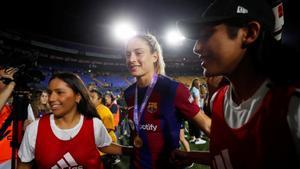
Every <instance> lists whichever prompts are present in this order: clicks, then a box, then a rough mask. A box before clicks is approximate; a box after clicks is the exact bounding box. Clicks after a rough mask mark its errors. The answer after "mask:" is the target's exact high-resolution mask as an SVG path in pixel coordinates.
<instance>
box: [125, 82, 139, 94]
mask: <svg viewBox="0 0 300 169" xmlns="http://www.w3.org/2000/svg"><path fill="white" fill-rule="evenodd" d="M135 85H136V83H133V84H131V85H130V86H129V87H127V89H125V90H124V95H125V97H126V96H128V95H129V94H130V93H133V92H134V90H135Z"/></svg>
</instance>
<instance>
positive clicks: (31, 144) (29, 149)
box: [18, 114, 112, 162]
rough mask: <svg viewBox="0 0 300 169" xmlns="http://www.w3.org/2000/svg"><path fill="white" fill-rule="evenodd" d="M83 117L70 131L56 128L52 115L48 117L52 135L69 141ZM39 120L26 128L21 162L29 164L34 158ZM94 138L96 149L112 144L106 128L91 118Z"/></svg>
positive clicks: (80, 124) (78, 129) (19, 153)
mask: <svg viewBox="0 0 300 169" xmlns="http://www.w3.org/2000/svg"><path fill="white" fill-rule="evenodd" d="M83 119H84V117H83V115H81V116H80V120H79V123H78V124H76V126H74V127H73V128H71V129H60V128H59V127H57V126H56V124H55V121H54V116H53V114H51V115H50V127H51V129H52V131H53V133H54V135H55V136H56V137H57V138H58V139H60V140H70V139H72V138H74V137H75V136H76V135H77V134H78V133H79V131H80V129H81V127H82V124H83ZM38 125H39V120H35V121H34V122H32V123H31V124H30V125H29V126H27V128H26V131H25V134H24V136H23V140H22V143H21V146H20V149H19V152H18V155H19V158H20V159H21V161H22V162H30V161H32V160H33V159H34V158H35V157H34V155H35V144H36V137H37V130H38ZM93 126H94V136H95V143H96V146H97V147H105V146H109V145H110V144H111V143H112V140H111V137H110V136H109V134H108V132H107V130H106V128H105V127H104V125H103V123H102V121H101V120H100V119H98V118H93Z"/></svg>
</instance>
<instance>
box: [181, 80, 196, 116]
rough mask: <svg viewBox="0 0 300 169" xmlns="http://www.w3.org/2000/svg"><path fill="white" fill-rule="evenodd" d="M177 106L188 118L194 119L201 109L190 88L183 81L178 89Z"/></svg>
mask: <svg viewBox="0 0 300 169" xmlns="http://www.w3.org/2000/svg"><path fill="white" fill-rule="evenodd" d="M175 107H176V109H178V110H179V111H180V112H181V113H182V114H183V115H184V117H185V118H187V119H192V118H193V117H194V116H195V115H196V114H197V113H198V112H199V111H200V108H199V106H198V105H197V104H196V103H195V102H194V99H193V96H192V95H191V94H190V92H189V90H188V89H187V88H186V87H185V86H184V85H183V84H181V83H179V85H178V87H177V89H176V96H175Z"/></svg>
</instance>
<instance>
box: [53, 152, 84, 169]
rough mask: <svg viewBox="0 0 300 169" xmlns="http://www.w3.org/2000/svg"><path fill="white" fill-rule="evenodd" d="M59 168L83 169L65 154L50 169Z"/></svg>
mask: <svg viewBox="0 0 300 169" xmlns="http://www.w3.org/2000/svg"><path fill="white" fill-rule="evenodd" d="M61 168H70V169H83V166H81V165H78V164H77V162H76V161H75V160H74V158H73V157H72V155H71V154H70V153H69V152H67V153H66V154H65V155H64V157H63V158H61V159H60V160H59V161H57V163H56V164H55V165H54V166H53V167H51V169H61Z"/></svg>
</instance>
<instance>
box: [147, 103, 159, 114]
mask: <svg viewBox="0 0 300 169" xmlns="http://www.w3.org/2000/svg"><path fill="white" fill-rule="evenodd" d="M147 111H148V112H150V113H154V112H156V111H157V102H149V103H148V106H147Z"/></svg>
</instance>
